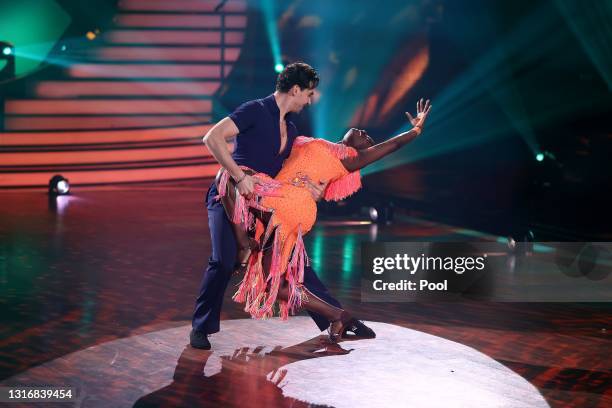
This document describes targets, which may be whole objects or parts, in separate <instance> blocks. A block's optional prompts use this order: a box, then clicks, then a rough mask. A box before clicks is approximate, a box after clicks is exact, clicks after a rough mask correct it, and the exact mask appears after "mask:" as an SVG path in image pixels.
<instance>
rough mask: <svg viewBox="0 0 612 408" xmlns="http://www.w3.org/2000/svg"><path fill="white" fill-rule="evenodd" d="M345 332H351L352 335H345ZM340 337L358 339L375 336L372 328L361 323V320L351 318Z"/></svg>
mask: <svg viewBox="0 0 612 408" xmlns="http://www.w3.org/2000/svg"><path fill="white" fill-rule="evenodd" d="M347 332H352V333H353V334H354V336H347V335H346V334H347ZM342 337H343V338H344V337H348V338H350V337H359V338H360V339H373V338H375V337H376V333H374V330H372V329H370V328H369V327H368V326H366V325H365V324H363V322H362V321H361V320H357V319H353V320H351V321H350V322H349V324H348V325H347V326H346V328H345V329H344V333H343V334H342Z"/></svg>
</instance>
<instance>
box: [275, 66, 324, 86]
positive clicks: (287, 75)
mask: <svg viewBox="0 0 612 408" xmlns="http://www.w3.org/2000/svg"><path fill="white" fill-rule="evenodd" d="M318 84H319V74H317V71H316V70H315V69H314V68H313V67H311V66H310V65H308V64H306V63H305V62H294V63H292V64H289V65H287V66H286V67H285V69H283V72H281V73H280V74H278V78H277V79H276V90H277V91H280V92H289V90H290V89H291V88H292V87H293V85H298V86H299V87H300V89H302V90H304V89H307V88H308V89H314V88H316V87H317V85H318Z"/></svg>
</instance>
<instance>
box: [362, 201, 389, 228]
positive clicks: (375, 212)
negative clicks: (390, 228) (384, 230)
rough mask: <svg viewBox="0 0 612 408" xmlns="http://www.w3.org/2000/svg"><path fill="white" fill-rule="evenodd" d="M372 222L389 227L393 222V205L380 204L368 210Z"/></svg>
mask: <svg viewBox="0 0 612 408" xmlns="http://www.w3.org/2000/svg"><path fill="white" fill-rule="evenodd" d="M368 215H369V216H370V221H372V222H374V223H377V224H386V225H389V224H391V222H392V221H393V203H392V202H389V203H385V204H379V205H376V206H375V207H370V208H368Z"/></svg>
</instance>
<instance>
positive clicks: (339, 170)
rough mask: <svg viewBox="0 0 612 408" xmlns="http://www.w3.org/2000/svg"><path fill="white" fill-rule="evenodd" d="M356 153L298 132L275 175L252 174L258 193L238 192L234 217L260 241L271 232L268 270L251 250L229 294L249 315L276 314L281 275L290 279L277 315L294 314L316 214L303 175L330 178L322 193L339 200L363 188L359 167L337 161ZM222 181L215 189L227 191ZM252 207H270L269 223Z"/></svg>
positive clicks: (315, 208) (285, 316)
mask: <svg viewBox="0 0 612 408" xmlns="http://www.w3.org/2000/svg"><path fill="white" fill-rule="evenodd" d="M356 155H357V151H356V150H355V149H353V148H352V147H348V146H346V145H344V144H340V143H331V142H329V141H326V140H323V139H313V138H309V137H305V136H300V137H298V138H297V139H296V140H295V142H294V144H293V147H292V150H291V155H290V156H289V157H288V158H287V160H286V161H285V163H284V164H283V168H282V169H281V171H280V172H279V173H278V175H277V176H276V177H275V178H274V179H272V178H271V177H269V176H268V175H265V174H262V173H258V174H256V177H258V178H259V179H260V180H262V181H263V185H262V186H257V188H256V196H257V197H256V198H254V199H251V200H248V201H247V200H245V199H244V198H242V197H241V196H240V195H237V199H236V204H235V212H234V216H233V221H234V222H244V224H245V225H247V226H248V225H250V224H251V223H255V224H256V225H255V227H256V229H255V231H256V234H255V238H256V239H258V240H259V241H260V242H269V241H268V238H270V237H273V240H272V264H271V266H270V270H269V271H264V270H263V268H262V257H263V253H262V252H254V253H253V254H251V257H250V258H249V261H248V267H247V269H246V272H245V275H244V278H243V279H242V281H241V282H240V286H239V288H238V291H237V292H236V293H235V294H234V297H233V299H234V300H235V301H237V302H241V303H242V302H244V304H245V308H244V310H245V311H246V312H248V313H250V314H251V316H252V317H255V318H260V319H261V318H266V317H270V316H273V315H274V305H275V303H277V292H278V289H279V287H280V285H281V282H282V279H285V280H286V281H287V282H288V285H289V299H288V301H287V302H285V301H283V300H280V299H279V300H278V304H279V309H280V313H279V314H280V317H281V318H282V319H283V320H284V319H286V318H287V317H288V316H289V312H290V311H291V312H292V313H293V312H295V311H296V310H297V309H298V308H299V307H300V306H301V301H302V298H301V295H300V294H301V291H300V290H299V287H300V285H301V284H302V283H303V281H304V266H305V265H306V263H307V262H308V257H307V255H306V251H305V248H304V242H303V241H302V237H303V236H304V235H305V234H306V233H308V231H310V229H311V228H312V226H313V225H314V223H315V221H316V218H317V205H316V202H315V201H314V199H313V198H312V196H311V194H310V192H309V190H308V189H307V188H306V187H305V180H306V179H307V178H309V179H310V180H311V181H312V182H313V183H315V184H316V183H317V182H319V181H320V180H321V181H323V180H326V181H329V184H328V186H327V188H326V190H325V192H324V196H323V198H324V199H325V200H327V201H331V200H334V201H338V200H341V199H343V198H345V197H347V196H349V195H351V194H353V193H354V192H356V191H357V190H359V188H361V178H360V174H359V171H355V172H351V173H349V172H348V171H347V170H346V169H345V168H344V166H343V165H342V162H341V161H340V160H341V159H343V158H346V157H354V156H356ZM226 173H227V172H226ZM226 182H227V175H226V177H225V180H223V179H222V181H221V185H220V189H219V191H225V183H226ZM250 208H259V209H266V210H272V211H273V213H272V217H271V218H270V221H269V222H268V224H267V225H263V223H262V222H261V221H259V220H258V219H256V218H254V217H253V214H252V213H251V212H250V211H249V209H250ZM262 238H263V240H262Z"/></svg>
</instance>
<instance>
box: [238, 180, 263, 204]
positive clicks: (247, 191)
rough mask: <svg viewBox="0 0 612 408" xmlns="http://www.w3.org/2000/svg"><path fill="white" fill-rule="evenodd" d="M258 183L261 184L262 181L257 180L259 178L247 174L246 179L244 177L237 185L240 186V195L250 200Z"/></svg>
mask: <svg viewBox="0 0 612 408" xmlns="http://www.w3.org/2000/svg"><path fill="white" fill-rule="evenodd" d="M256 184H261V182H260V181H259V180H257V178H255V177H253V176H251V175H248V174H245V176H244V179H242V181H241V182H240V183H238V184H237V185H236V187H237V188H238V192H239V193H240V195H241V196H243V197H245V198H246V199H247V200H249V199H251V197H252V196H253V192H254V191H255V185H256Z"/></svg>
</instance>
